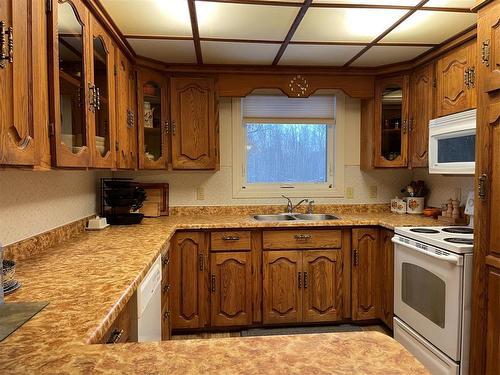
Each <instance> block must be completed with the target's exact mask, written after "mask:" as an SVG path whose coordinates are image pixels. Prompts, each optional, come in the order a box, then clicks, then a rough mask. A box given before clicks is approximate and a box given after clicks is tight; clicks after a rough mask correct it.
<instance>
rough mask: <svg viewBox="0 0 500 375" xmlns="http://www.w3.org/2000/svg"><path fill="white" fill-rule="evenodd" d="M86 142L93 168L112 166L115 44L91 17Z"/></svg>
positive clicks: (113, 163) (113, 165) (114, 152)
mask: <svg viewBox="0 0 500 375" xmlns="http://www.w3.org/2000/svg"><path fill="white" fill-rule="evenodd" d="M90 35H91V37H90V51H91V54H90V61H89V67H90V71H89V73H88V76H89V77H90V80H91V81H90V82H92V83H91V85H90V87H89V88H90V93H91V95H92V97H91V100H92V105H91V106H90V114H89V141H90V142H89V143H90V150H91V165H92V167H94V168H114V167H115V154H116V138H115V128H116V124H115V115H116V112H115V111H116V110H115V80H114V79H115V75H114V65H115V62H114V61H115V59H114V56H115V46H114V45H113V42H112V40H111V38H110V36H109V35H108V34H107V33H106V31H105V30H104V28H103V27H102V26H101V25H100V24H99V23H98V22H97V20H96V19H95V18H94V17H91V34H90Z"/></svg>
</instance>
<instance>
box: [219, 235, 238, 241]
mask: <svg viewBox="0 0 500 375" xmlns="http://www.w3.org/2000/svg"><path fill="white" fill-rule="evenodd" d="M222 239H223V240H224V241H239V240H240V238H239V237H238V236H223V237H222Z"/></svg>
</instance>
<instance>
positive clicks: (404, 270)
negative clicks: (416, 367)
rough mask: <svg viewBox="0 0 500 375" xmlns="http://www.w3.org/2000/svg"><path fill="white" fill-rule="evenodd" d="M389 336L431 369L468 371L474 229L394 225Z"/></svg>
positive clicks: (440, 371) (457, 372)
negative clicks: (392, 317) (392, 335)
mask: <svg viewBox="0 0 500 375" xmlns="http://www.w3.org/2000/svg"><path fill="white" fill-rule="evenodd" d="M392 241H393V242H394V245H395V246H394V315H395V317H394V337H395V339H396V340H397V341H399V342H400V343H402V344H403V345H404V346H405V347H406V348H407V349H408V350H409V351H410V352H411V353H412V354H413V355H415V357H417V358H418V359H419V360H420V361H421V362H422V363H423V364H424V365H425V366H426V367H427V369H428V370H429V371H430V372H431V373H432V374H443V375H444V374H446V375H448V374H454V375H459V374H467V373H468V371H467V370H468V356H469V327H470V303H471V283H472V253H473V242H474V231H473V229H472V228H471V227H398V228H396V229H395V235H394V237H393V239H392Z"/></svg>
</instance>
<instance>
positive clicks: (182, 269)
mask: <svg viewBox="0 0 500 375" xmlns="http://www.w3.org/2000/svg"><path fill="white" fill-rule="evenodd" d="M207 245H208V242H207V240H206V238H205V233H203V232H180V233H177V234H176V235H175V237H174V239H173V243H172V249H171V252H172V254H171V262H172V263H171V266H170V268H169V274H170V277H169V279H170V284H171V294H170V298H171V300H170V304H171V313H172V314H171V315H172V317H171V318H172V328H173V329H183V328H201V327H205V326H207V325H208V321H209V317H210V315H209V306H210V305H209V299H208V298H209V295H208V285H209V283H208V272H209V265H208V246H207Z"/></svg>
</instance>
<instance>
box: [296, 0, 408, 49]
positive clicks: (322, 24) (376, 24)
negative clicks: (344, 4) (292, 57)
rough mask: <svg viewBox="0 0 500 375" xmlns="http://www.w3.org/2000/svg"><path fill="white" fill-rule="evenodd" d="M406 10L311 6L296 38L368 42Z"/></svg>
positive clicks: (301, 39)
mask: <svg viewBox="0 0 500 375" xmlns="http://www.w3.org/2000/svg"><path fill="white" fill-rule="evenodd" d="M406 12H407V11H405V10H394V9H391V10H388V9H345V8H340V9H339V8H310V9H309V10H308V11H307V13H306V15H305V17H304V19H303V20H302V22H301V23H300V25H299V27H298V29H297V32H296V33H295V35H294V37H293V40H298V41H330V42H363V43H367V42H370V41H372V40H373V39H375V38H376V37H377V36H379V35H380V34H381V33H383V32H384V31H385V30H386V29H387V28H389V27H390V26H391V25H392V24H394V22H396V21H397V20H398V19H399V18H401V17H402V16H403V15H404V14H405V13H406Z"/></svg>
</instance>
